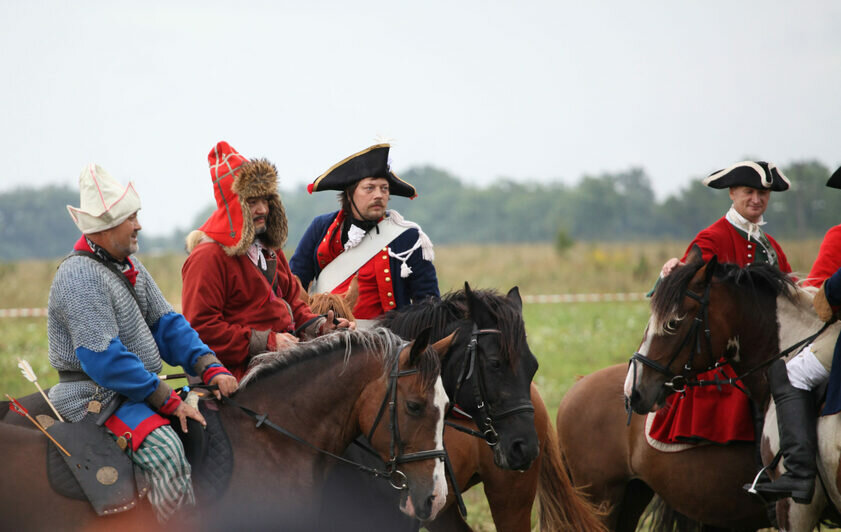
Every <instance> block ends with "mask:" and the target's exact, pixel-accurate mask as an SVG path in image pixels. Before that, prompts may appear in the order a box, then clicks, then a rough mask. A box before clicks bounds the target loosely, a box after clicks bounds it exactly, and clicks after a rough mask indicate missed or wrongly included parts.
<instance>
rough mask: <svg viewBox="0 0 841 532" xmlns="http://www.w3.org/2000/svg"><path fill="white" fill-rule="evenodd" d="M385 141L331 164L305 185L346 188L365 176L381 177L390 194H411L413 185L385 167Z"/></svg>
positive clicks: (317, 188) (314, 189)
mask: <svg viewBox="0 0 841 532" xmlns="http://www.w3.org/2000/svg"><path fill="white" fill-rule="evenodd" d="M390 147H391V146H390V145H388V144H375V145H374V146H371V147H370V148H366V149H364V150H362V151H361V152H359V153H354V154H353V155H351V156H350V157H347V158H345V159H343V160H341V161H339V162H338V163H336V164H334V165H333V166H331V167H330V169H329V170H327V171H326V172H324V173H323V174H321V175H320V176H318V177H317V178H316V179H315V181H313V182H312V183H311V184H310V185H308V186H307V191H309V193H310V194H312V193H313V192H319V191H322V190H338V191H342V190H345V189H346V188H347V187H349V186H351V185H352V184H354V183H356V182H357V181H359V180H360V179H365V178H366V177H382V178H384V179H387V180H388V184H389V193H390V194H391V195H392V196H404V197H407V198H414V197H415V196H417V195H418V193H417V191H416V190H415V187H413V186H412V185H411V184H409V183H407V182H406V181H403V180H402V179H400V178H399V177H397V176H396V175H395V174H394V172H392V171H391V170H390V169H389V167H388V149H389V148H390Z"/></svg>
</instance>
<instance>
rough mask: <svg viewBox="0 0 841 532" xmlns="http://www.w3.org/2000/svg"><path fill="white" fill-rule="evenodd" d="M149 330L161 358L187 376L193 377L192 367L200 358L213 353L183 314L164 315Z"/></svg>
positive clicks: (171, 313) (170, 313)
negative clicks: (182, 370)
mask: <svg viewBox="0 0 841 532" xmlns="http://www.w3.org/2000/svg"><path fill="white" fill-rule="evenodd" d="M151 330H152V336H153V337H154V338H155V343H157V344H158V350H159V351H160V352H161V358H163V359H164V361H165V362H166V363H167V364H169V365H170V366H181V367H182V368H184V371H186V372H187V373H188V374H189V375H193V376H195V371H194V370H193V366H195V364H196V360H198V358H199V357H200V356H202V355H206V354H208V353H213V351H211V350H210V348H209V347H207V344H205V343H204V342H202V341H201V339H200V338H199V334H198V333H197V332H196V330H195V329H193V328H192V327H191V326H190V324H189V323H188V322H187V319H186V318H185V317H184V315H183V314H178V313H177V312H169V313H167V314H164V315H163V316H161V317H160V319H159V320H158V321H157V322H155V324H154V325H152V329H151Z"/></svg>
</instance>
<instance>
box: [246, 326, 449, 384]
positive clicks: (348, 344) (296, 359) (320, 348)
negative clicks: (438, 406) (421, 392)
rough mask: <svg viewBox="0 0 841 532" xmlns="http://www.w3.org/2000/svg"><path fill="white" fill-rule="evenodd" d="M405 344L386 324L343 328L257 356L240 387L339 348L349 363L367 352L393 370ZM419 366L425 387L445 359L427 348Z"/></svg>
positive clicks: (326, 354) (334, 351)
mask: <svg viewBox="0 0 841 532" xmlns="http://www.w3.org/2000/svg"><path fill="white" fill-rule="evenodd" d="M405 344H406V342H405V341H404V340H403V339H402V338H400V337H399V336H398V335H397V334H395V333H394V332H392V331H390V330H388V329H385V328H382V327H376V328H373V329H367V330H362V331H351V330H349V329H341V330H338V331H335V332H333V333H331V334H326V335H324V336H319V337H318V338H315V339H314V340H310V341H308V342H301V343H299V344H295V345H293V346H290V347H287V348H285V349H284V350H283V351H273V352H267V353H262V354H260V355H257V356H255V357H253V358H252V359H251V362H250V363H249V365H248V372H247V373H246V374H245V377H243V379H242V381H240V383H239V389H240V390H242V389H244V388H245V387H247V386H248V385H249V384H251V383H252V382H254V381H256V380H257V379H258V378H265V377H268V376H270V375H273V374H275V373H277V372H280V371H284V370H286V369H288V368H290V367H292V366H295V365H297V364H300V363H302V362H305V361H308V360H313V359H316V358H320V357H326V356H329V355H331V354H334V353H336V352H337V351H338V349H339V348H342V349H343V351H344V361H343V363H344V364H345V365H347V363H348V360H349V359H350V357H351V356H355V355H357V354H358V353H360V352H367V353H370V354H372V355H374V356H377V357H379V359H380V361H381V362H382V365H383V371H384V372H385V371H388V370H390V369H391V367H392V364H393V363H394V357H395V356H399V355H400V351H401V349H402V348H403V347H404V346H405ZM417 368H418V373H419V376H420V379H421V384H422V386H423V387H424V389H428V388H429V387H430V386H433V385H434V384H435V380H436V379H437V378H438V376H439V374H440V372H441V361H440V358H439V357H438V354H437V353H436V352H435V350H434V349H432V347H427V348H426V349H425V350H424V352H423V353H422V354H421V356H420V358H419V359H418V362H417Z"/></svg>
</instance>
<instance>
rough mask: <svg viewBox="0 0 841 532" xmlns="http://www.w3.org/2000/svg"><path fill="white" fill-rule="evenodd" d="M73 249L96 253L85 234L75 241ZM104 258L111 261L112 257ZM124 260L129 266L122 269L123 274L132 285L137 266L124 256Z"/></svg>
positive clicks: (135, 277) (135, 276)
mask: <svg viewBox="0 0 841 532" xmlns="http://www.w3.org/2000/svg"><path fill="white" fill-rule="evenodd" d="M73 250H74V251H88V252H90V253H96V252H95V251H94V250H93V249H92V248H91V247H90V245H88V239H87V237H85V235H82V237H81V238H80V239H79V240H78V241H76V245H74V246H73ZM106 259H108V260H111V261H113V259H112V258H111V257H110V256H109V257H106ZM126 262H128V264H129V266H130V268H129V269H128V270H125V271H123V275H125V276H126V279H128V280H129V282H130V283H131V285H132V286H134V282H135V281H136V280H137V268H135V267H134V263H133V262H132V261H131V259H129V258H128V257H126Z"/></svg>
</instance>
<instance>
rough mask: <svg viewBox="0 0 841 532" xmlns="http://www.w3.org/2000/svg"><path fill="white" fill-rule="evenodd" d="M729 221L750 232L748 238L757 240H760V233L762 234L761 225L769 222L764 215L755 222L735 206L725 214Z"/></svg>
mask: <svg viewBox="0 0 841 532" xmlns="http://www.w3.org/2000/svg"><path fill="white" fill-rule="evenodd" d="M725 218H727V221H728V222H730V223H731V224H733V226H735V227H738V228H739V229H741V230H742V231H744V232H745V233H747V234H748V240H750V239H751V238H753V239H754V240H756V241H757V242H760V240H759V235H761V234H762V229H761V228H760V227H759V226H760V225H765V224H766V223H767V222H766V221H765V217H764V216H760V217H759V221H758V222H757V223H753V222H751V221H750V220H748V219H747V218H745V217H744V216H742V215H741V214H739V212H738V211H736V208H735V207H732V206H731V207H730V210H729V211H727V214H726V215H725Z"/></svg>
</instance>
